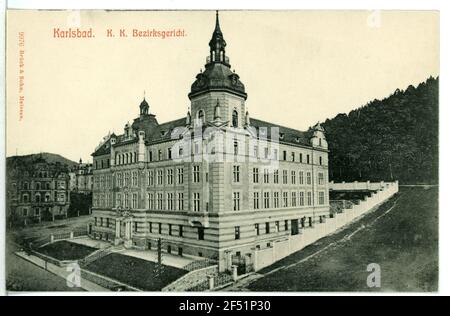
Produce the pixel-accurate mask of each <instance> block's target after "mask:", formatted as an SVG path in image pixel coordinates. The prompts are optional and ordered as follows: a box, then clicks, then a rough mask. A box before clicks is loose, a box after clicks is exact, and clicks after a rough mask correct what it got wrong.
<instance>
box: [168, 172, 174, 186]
mask: <svg viewBox="0 0 450 316" xmlns="http://www.w3.org/2000/svg"><path fill="white" fill-rule="evenodd" d="M172 184H173V169H167V185H172Z"/></svg>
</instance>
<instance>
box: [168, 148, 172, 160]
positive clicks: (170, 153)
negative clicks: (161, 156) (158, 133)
mask: <svg viewBox="0 0 450 316" xmlns="http://www.w3.org/2000/svg"><path fill="white" fill-rule="evenodd" d="M167 159H172V148H167Z"/></svg>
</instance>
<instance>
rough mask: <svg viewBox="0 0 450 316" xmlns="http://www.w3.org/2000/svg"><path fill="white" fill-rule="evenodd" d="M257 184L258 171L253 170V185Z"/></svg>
mask: <svg viewBox="0 0 450 316" xmlns="http://www.w3.org/2000/svg"><path fill="white" fill-rule="evenodd" d="M258 182H259V169H258V168H253V183H258Z"/></svg>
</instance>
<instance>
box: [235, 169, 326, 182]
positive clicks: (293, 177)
mask: <svg viewBox="0 0 450 316" xmlns="http://www.w3.org/2000/svg"><path fill="white" fill-rule="evenodd" d="M263 172H264V173H263V183H270V171H269V169H268V168H265V169H264V170H263ZM239 173H240V168H239V166H233V181H234V182H235V183H238V182H240V175H239ZM272 176H273V182H272V183H274V184H278V183H280V174H279V170H274V171H273V172H272ZM297 179H298V184H300V185H303V184H305V173H304V171H299V172H298V176H297V172H296V171H294V170H291V172H290V176H288V170H283V174H282V182H283V184H288V180H290V184H297ZM311 179H312V178H311V172H309V171H308V172H306V184H307V185H311ZM259 182H260V173H259V168H256V167H255V168H253V183H259ZM317 182H318V184H319V185H324V183H325V178H324V174H323V173H322V172H319V173H318V174H317Z"/></svg>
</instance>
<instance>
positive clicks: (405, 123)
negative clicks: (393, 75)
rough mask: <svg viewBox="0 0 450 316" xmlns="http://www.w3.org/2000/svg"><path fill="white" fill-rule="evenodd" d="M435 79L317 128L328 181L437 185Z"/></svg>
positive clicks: (376, 101)
mask: <svg viewBox="0 0 450 316" xmlns="http://www.w3.org/2000/svg"><path fill="white" fill-rule="evenodd" d="M438 123H439V77H438V78H432V77H430V78H429V79H428V80H427V81H426V82H422V83H420V84H419V85H418V86H417V87H413V86H409V87H408V88H407V89H406V90H404V91H403V90H399V89H397V90H396V91H395V92H394V93H393V94H392V95H390V96H389V97H387V98H385V99H383V100H381V101H380V100H373V101H371V102H370V103H368V104H367V105H365V106H362V107H360V108H358V109H356V110H353V111H351V112H350V113H349V114H348V115H347V114H338V115H337V116H336V117H334V118H333V119H327V120H326V121H325V122H324V123H323V127H324V128H325V131H326V137H327V140H328V143H329V150H330V180H334V181H366V180H371V181H379V180H385V181H391V180H399V182H400V183H403V184H416V183H438V166H439V164H438V162H439V157H438V151H439V138H438V136H439V135H438V133H439V127H438V126H439V125H438Z"/></svg>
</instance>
